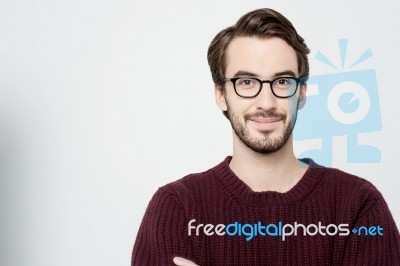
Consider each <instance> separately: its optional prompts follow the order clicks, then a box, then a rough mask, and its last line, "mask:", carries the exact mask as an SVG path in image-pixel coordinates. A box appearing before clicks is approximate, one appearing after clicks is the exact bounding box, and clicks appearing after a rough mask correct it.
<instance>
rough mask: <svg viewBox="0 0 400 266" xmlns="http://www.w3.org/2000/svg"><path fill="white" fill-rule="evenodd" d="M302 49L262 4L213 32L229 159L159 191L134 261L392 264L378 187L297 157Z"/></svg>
mask: <svg viewBox="0 0 400 266" xmlns="http://www.w3.org/2000/svg"><path fill="white" fill-rule="evenodd" d="M308 53H309V49H308V48H307V46H306V44H305V43H304V40H303V38H302V37H301V36H299V35H298V33H297V32H296V30H295V28H294V27H293V25H292V24H291V23H290V22H289V21H288V20H287V19H286V18H285V17H283V16H282V15H281V14H280V13H278V12H276V11H274V10H271V9H260V10H255V11H253V12H250V13H248V14H246V15H244V16H243V17H242V18H240V20H239V21H238V22H237V23H236V24H235V25H234V26H232V27H229V28H227V29H225V30H223V31H221V32H220V33H219V34H218V35H217V36H216V37H215V38H214V40H213V41H212V43H211V45H210V47H209V50H208V62H209V65H210V69H211V73H212V77H213V81H214V83H215V97H216V103H217V105H218V107H219V108H220V109H221V110H222V111H223V113H224V115H225V116H226V117H227V118H228V119H229V121H230V123H231V125H232V132H233V155H232V157H230V156H229V157H227V158H226V159H225V160H224V161H223V162H221V163H220V164H219V165H217V166H215V167H213V168H211V169H209V170H208V171H205V172H203V173H197V174H192V175H188V176H186V177H184V178H182V179H180V180H177V181H175V182H173V183H170V184H168V185H166V186H163V187H161V188H159V190H158V191H157V192H156V193H155V195H154V196H153V198H152V200H151V201H150V203H149V206H148V208H147V210H146V213H145V215H144V218H143V221H142V224H141V226H140V229H139V232H138V235H137V239H136V243H135V246H134V249H133V254H132V265H174V263H175V265H201V266H204V265H400V236H399V232H398V229H397V228H396V225H395V222H394V220H393V218H392V216H391V214H390V211H389V209H388V206H387V204H386V203H385V201H384V199H383V197H382V195H381V194H380V193H379V191H378V190H377V189H376V188H375V187H374V186H373V185H372V184H371V183H369V182H368V181H366V180H364V179H362V178H359V177H356V176H353V175H350V174H347V173H344V172H342V171H340V170H337V169H330V168H324V167H322V166H319V165H317V164H316V163H315V162H314V161H313V160H311V159H301V160H298V159H297V158H296V157H295V155H294V152H293V138H292V131H293V127H294V125H295V122H296V117H297V111H298V110H299V109H301V108H302V107H303V106H304V104H305V101H306V89H307V85H306V81H307V78H308V76H309V67H308V58H307V54H308ZM315 111H316V112H318V110H315ZM321 126H323V125H321Z"/></svg>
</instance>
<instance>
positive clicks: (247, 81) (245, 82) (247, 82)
mask: <svg viewBox="0 0 400 266" xmlns="http://www.w3.org/2000/svg"><path fill="white" fill-rule="evenodd" d="M256 84H257V80H255V79H252V78H241V79H238V80H237V81H236V85H238V86H240V87H249V88H251V87H253V86H255V85H256Z"/></svg>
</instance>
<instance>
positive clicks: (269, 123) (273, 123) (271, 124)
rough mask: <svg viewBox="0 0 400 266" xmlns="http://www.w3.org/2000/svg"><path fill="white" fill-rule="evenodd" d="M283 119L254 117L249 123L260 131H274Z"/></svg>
mask: <svg viewBox="0 0 400 266" xmlns="http://www.w3.org/2000/svg"><path fill="white" fill-rule="evenodd" d="M281 120H282V118H268V117H253V118H251V119H249V122H250V123H251V124H252V125H253V126H254V127H255V128H256V129H259V130H272V129H274V128H275V127H277V126H278V124H279V122H280V121H281Z"/></svg>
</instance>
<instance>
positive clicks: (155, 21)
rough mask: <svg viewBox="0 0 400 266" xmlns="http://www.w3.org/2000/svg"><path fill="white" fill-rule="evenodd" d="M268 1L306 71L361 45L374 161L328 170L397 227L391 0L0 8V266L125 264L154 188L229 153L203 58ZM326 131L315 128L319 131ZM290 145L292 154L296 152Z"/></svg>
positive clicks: (45, 3)
mask: <svg viewBox="0 0 400 266" xmlns="http://www.w3.org/2000/svg"><path fill="white" fill-rule="evenodd" d="M260 7H271V8H274V9H276V10H278V11H280V12H282V13H283V14H284V15H285V16H287V17H288V18H289V19H290V20H291V21H292V22H293V24H294V25H295V27H296V28H297V30H298V32H299V33H300V34H301V35H302V36H303V37H304V38H305V39H306V42H307V44H308V46H309V47H310V48H311V54H310V63H311V74H312V75H317V74H326V73H331V72H332V70H331V69H329V68H328V67H327V66H324V65H323V64H321V62H318V61H317V60H315V55H316V53H317V51H323V52H324V54H325V55H327V56H328V57H329V58H330V59H332V60H333V62H334V63H335V64H337V65H340V57H339V56H338V54H339V52H338V51H339V50H338V45H337V40H338V39H348V40H349V43H348V53H349V58H350V59H349V60H350V61H351V60H353V61H354V60H355V59H356V58H357V57H358V56H359V55H360V54H361V53H362V52H363V51H365V50H367V49H371V51H372V52H373V56H372V57H371V58H369V59H368V60H366V61H365V62H363V63H362V65H361V64H360V69H362V68H365V69H374V70H375V71H376V76H377V84H378V89H379V103H380V112H381V116H382V130H381V131H377V132H371V133H368V134H364V135H363V136H360V138H362V139H364V141H366V142H368V143H370V144H373V145H374V146H376V147H377V148H378V149H379V150H380V151H381V155H382V158H381V161H380V163H372V164H349V163H346V160H345V159H343V157H342V156H341V154H343V149H344V148H343V149H341V147H344V145H342V146H341V145H340V143H343V139H341V138H340V137H338V138H337V139H336V141H337V142H336V143H339V145H335V147H336V149H335V150H334V156H333V159H334V162H333V166H335V167H339V168H342V169H344V170H346V171H348V172H351V173H354V174H357V175H360V176H362V177H364V178H366V179H368V180H370V181H372V182H373V183H374V184H375V185H376V186H377V187H378V189H379V190H380V191H381V192H382V194H383V195H384V197H385V199H386V201H387V202H388V204H389V207H390V209H391V211H392V213H393V216H394V217H395V220H396V222H397V224H398V225H399V224H400V203H399V202H400V193H399V192H398V189H399V185H400V181H399V174H398V172H397V171H398V169H397V166H398V165H399V163H398V161H397V159H398V158H399V156H400V153H399V150H398V149H399V138H398V130H399V129H400V127H399V125H398V124H397V123H398V121H399V120H398V113H399V112H400V107H399V97H400V90H399V88H400V80H399V74H398V70H399V67H398V62H400V54H399V48H398V47H400V35H399V34H398V32H400V23H399V22H398V10H399V4H398V3H397V2H396V1H329V2H327V1H311V0H308V1H282V0H280V1H272V0H271V1H226V0H225V1H211V0H207V1H197V2H193V1H183V0H182V1H178V0H174V1H158V2H157V1H115V0H114V1H106V0H105V1H95V0H79V1H78V0H69V1H53V0H38V1H29V0H14V1H6V0H2V1H1V2H0V70H1V78H0V119H1V120H0V126H1V130H0V159H1V160H0V161H1V164H0V167H1V168H0V170H1V180H0V187H1V188H0V192H1V196H0V199H1V201H0V202H1V203H0V207H1V212H2V217H3V218H2V219H1V222H0V226H1V231H0V239H1V240H0V250H1V251H0V264H1V265H40V266H47V265H48V266H53V265H60V266H61V265H66V266H67V265H68V266H69V265H96V266H102V265H129V261H130V255H131V250H132V246H133V243H134V240H135V237H136V233H137V230H138V227H139V224H140V222H141V219H142V216H143V214H144V211H145V208H146V206H147V204H148V202H149V200H150V198H151V196H152V195H153V193H154V192H155V191H156V189H157V187H159V186H162V185H164V184H166V183H168V182H171V181H173V180H176V179H178V178H180V177H182V176H184V175H186V174H188V173H192V172H198V171H203V170H205V169H208V168H210V167H212V166H214V165H215V164H217V163H219V162H220V161H221V160H223V159H224V158H225V156H226V155H228V154H231V131H230V126H229V124H228V122H227V120H226V119H225V118H224V117H223V116H222V114H221V113H220V111H219V109H218V108H217V107H216V105H215V103H214V98H213V84H212V81H211V75H210V73H209V69H208V65H207V60H206V52H207V48H208V45H209V43H210V41H211V39H212V38H213V37H214V36H215V34H216V33H217V32H219V31H220V30H221V29H223V28H225V27H227V26H230V25H232V24H234V23H235V22H236V20H237V19H238V18H239V17H240V16H241V15H243V14H244V13H246V12H248V11H250V10H253V9H256V8H260ZM322 126H323V125H322ZM298 147H299V146H298Z"/></svg>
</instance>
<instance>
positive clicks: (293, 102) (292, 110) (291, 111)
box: [286, 97, 299, 117]
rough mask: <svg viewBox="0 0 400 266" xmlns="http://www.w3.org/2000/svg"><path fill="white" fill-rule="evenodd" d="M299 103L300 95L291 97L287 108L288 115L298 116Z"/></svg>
mask: <svg viewBox="0 0 400 266" xmlns="http://www.w3.org/2000/svg"><path fill="white" fill-rule="evenodd" d="M298 105H299V98H298V97H292V98H289V99H288V101H287V103H286V110H287V113H288V115H290V116H291V117H293V116H296V114H297V109H298Z"/></svg>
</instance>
